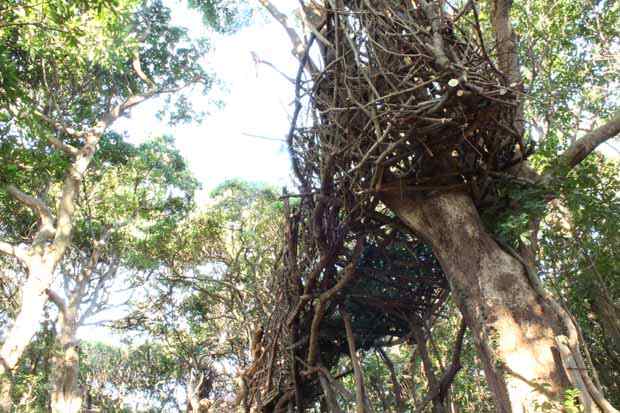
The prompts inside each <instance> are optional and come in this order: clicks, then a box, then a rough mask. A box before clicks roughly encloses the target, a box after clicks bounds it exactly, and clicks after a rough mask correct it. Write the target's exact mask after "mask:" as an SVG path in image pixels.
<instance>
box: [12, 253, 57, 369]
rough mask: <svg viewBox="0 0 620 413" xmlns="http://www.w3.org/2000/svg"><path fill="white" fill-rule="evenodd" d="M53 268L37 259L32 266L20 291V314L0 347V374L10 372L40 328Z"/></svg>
mask: <svg viewBox="0 0 620 413" xmlns="http://www.w3.org/2000/svg"><path fill="white" fill-rule="evenodd" d="M33 261H34V260H33ZM53 268H54V266H53V265H52V264H50V263H47V262H46V261H45V260H37V261H36V262H31V263H30V265H29V268H28V279H27V281H26V283H25V284H24V286H23V288H22V292H21V308H20V310H19V314H18V315H17V317H16V318H15V322H14V323H13V326H12V327H11V328H10V330H9V332H8V334H7V338H6V341H5V342H4V344H3V345H2V349H0V357H1V360H2V363H0V375H3V374H5V373H7V374H11V371H12V370H13V369H15V367H16V366H17V363H18V362H19V359H20V358H21V356H22V354H23V353H24V351H25V350H26V347H28V344H30V341H31V340H32V338H33V337H34V335H35V334H36V332H37V329H38V328H39V325H40V323H41V320H42V319H43V314H44V309H45V303H46V302H47V294H46V292H45V291H46V289H47V288H49V286H50V285H51V283H52V280H53Z"/></svg>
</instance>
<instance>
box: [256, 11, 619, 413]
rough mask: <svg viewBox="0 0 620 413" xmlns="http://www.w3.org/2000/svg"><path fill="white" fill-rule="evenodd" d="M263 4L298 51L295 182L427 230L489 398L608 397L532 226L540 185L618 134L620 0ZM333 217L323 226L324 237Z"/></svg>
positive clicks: (554, 181) (552, 186)
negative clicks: (545, 279) (287, 11)
mask: <svg viewBox="0 0 620 413" xmlns="http://www.w3.org/2000/svg"><path fill="white" fill-rule="evenodd" d="M260 3H261V4H263V5H264V6H265V7H266V8H267V9H268V11H269V12H270V13H271V14H272V15H273V17H274V18H275V19H276V20H278V21H279V22H280V23H281V24H282V25H283V26H284V27H285V29H286V31H287V33H288V34H289V36H290V38H291V40H292V42H293V44H294V49H293V53H294V54H295V56H296V57H297V58H298V59H299V60H300V68H299V71H298V73H297V82H296V104H295V111H294V116H293V125H292V127H291V130H290V133H289V135H288V142H289V149H290V152H291V156H292V161H293V169H294V171H295V174H296V176H297V178H298V180H299V184H300V192H301V196H302V197H305V199H307V200H308V201H307V202H309V203H310V205H314V203H315V204H316V209H315V211H319V212H321V211H328V210H329V208H339V209H338V210H339V211H340V215H337V216H342V222H343V223H346V222H348V221H350V220H352V221H354V222H356V223H361V225H363V224H364V222H369V220H372V219H373V217H375V216H376V214H377V213H379V214H385V216H384V220H383V222H384V223H385V222H387V223H391V218H392V217H393V216H394V215H395V216H396V217H397V218H398V221H399V223H400V224H402V225H405V226H407V227H408V228H409V229H410V230H411V231H412V232H413V233H415V234H416V235H417V236H418V237H420V238H421V239H423V240H425V241H426V242H428V243H430V244H431V245H432V247H433V251H434V253H435V254H436V255H437V257H438V259H439V262H440V264H441V266H442V269H443V271H444V272H445V274H446V277H447V279H448V281H449V282H450V286H451V290H452V293H453V294H454V298H455V301H456V302H457V304H458V306H459V308H460V310H461V312H462V314H463V317H464V318H465V320H466V323H467V325H468V327H469V328H471V330H472V332H473V336H474V340H475V343H476V347H477V350H478V353H479V356H480V358H481V359H482V361H483V365H484V370H485V373H486V378H487V382H488V384H489V387H490V389H491V391H492V392H493V394H494V398H495V403H496V408H497V411H501V412H524V411H527V412H529V411H537V410H541V409H542V410H547V411H557V410H560V409H562V403H563V401H562V400H563V399H566V400H565V401H566V403H568V404H570V403H572V401H571V400H569V399H571V398H572V395H573V394H574V392H573V391H572V389H573V388H576V389H577V394H578V396H579V398H580V402H581V404H582V405H583V406H584V407H585V408H586V409H594V410H600V411H605V412H610V411H616V410H615V409H614V408H613V407H612V406H611V405H610V404H609V402H608V401H607V400H606V399H605V397H604V395H603V393H602V389H601V388H600V386H598V385H597V383H596V380H593V379H592V377H591V376H590V375H589V374H588V366H587V364H586V362H585V361H584V359H583V356H582V349H583V344H584V343H583V340H580V338H579V332H578V326H577V324H576V323H575V321H574V319H572V317H571V315H570V314H569V313H568V312H567V311H566V309H565V308H563V307H562V306H561V305H560V304H559V303H558V299H557V297H554V296H552V295H551V294H550V293H548V292H547V291H546V290H545V289H544V288H543V286H542V285H541V283H540V280H539V279H538V276H537V274H536V273H537V271H538V270H539V268H542V267H544V263H545V262H544V257H543V258H542V260H541V261H539V256H538V255H537V251H536V250H535V248H534V247H535V246H536V243H535V242H534V241H535V240H536V238H537V237H538V236H539V235H538V229H539V224H540V219H541V216H543V215H544V213H545V211H546V209H547V204H548V202H550V201H552V200H554V199H557V198H558V196H559V192H560V188H561V187H562V185H564V184H566V183H568V182H569V180H570V175H571V174H572V173H575V172H574V171H575V170H578V169H579V168H580V164H581V163H582V162H584V160H585V159H586V158H587V157H588V155H590V154H591V153H592V152H593V151H594V150H595V149H596V148H597V147H599V146H600V145H602V144H603V143H605V142H607V141H608V140H610V139H612V138H613V137H615V136H616V135H618V133H620V113H619V112H617V102H618V94H617V90H618V89H617V84H618V80H619V73H618V71H617V56H616V52H617V50H618V45H619V40H618V39H619V32H618V28H619V27H620V25H619V24H618V22H619V21H620V20H619V19H620V8H619V6H618V4H617V3H608V2H580V3H577V2H570V1H563V0H558V1H554V2H552V7H550V5H549V2H546V1H545V2H540V1H536V0H532V1H526V2H521V3H519V4H514V5H513V2H512V1H508V0H494V1H491V2H487V3H484V4H478V2H475V1H469V2H458V4H451V3H449V2H442V1H437V2H435V1H414V2H412V3H411V4H404V3H398V2H390V1H383V2H367V1H324V2H318V1H308V2H302V6H303V7H302V8H303V10H302V11H301V13H302V15H303V16H304V19H302V20H303V22H304V24H305V27H306V29H307V32H308V36H307V37H306V38H305V37H304V36H301V35H299V34H297V33H296V31H295V28H294V27H293V24H292V23H291V22H290V20H289V19H288V18H287V16H285V15H284V14H282V13H280V12H279V11H278V10H277V8H276V7H275V6H274V5H273V4H272V3H271V2H270V1H268V0H260ZM519 39H521V40H522V41H521V42H520V41H519ZM313 47H314V48H315V49H316V50H314V49H312V48H313ZM308 85H311V87H308ZM304 102H306V103H307V104H308V106H309V107H310V114H311V115H310V116H308V117H307V119H306V123H305V124H303V125H297V124H296V122H297V121H299V122H301V121H302V120H301V119H302V117H301V114H302V113H303V112H302V111H301V109H302V106H303V103H304ZM535 144H538V145H539V146H540V149H541V150H540V151H539V152H538V155H535V156H531V157H530V155H532V152H533V149H534V146H535ZM528 157H530V159H529V160H528ZM614 195H615V194H614ZM612 196H613V195H612ZM334 198H337V199H338V201H335V200H334ZM321 208H322V209H321ZM327 214H328V212H324V213H323V215H325V216H326V215H327ZM482 218H485V219H484V220H483V219H482ZM322 219H324V218H323V217H321V216H317V217H315V222H318V223H321V220H322ZM325 219H327V218H325ZM356 220H357V221H356ZM358 221H359V222H358ZM343 225H344V224H343ZM338 228H340V227H338ZM334 229H335V228H334V227H333V226H332V227H330V226H329V225H327V224H324V225H323V230H322V231H323V232H321V231H320V230H319V232H318V235H317V236H319V237H320V236H323V237H324V240H323V242H324V243H326V244H328V245H326V248H327V247H330V246H331V245H329V240H330V239H331V238H330V235H331V231H332V230H334ZM315 231H317V230H316V229H315ZM498 235H504V236H508V238H507V239H504V240H502V239H501V238H499V237H498ZM511 243H512V246H511V245H509V244H511ZM331 247H332V248H336V247H334V246H331ZM515 248H518V249H519V251H518V252H517V251H516V250H515ZM360 408H361V409H363V407H361V406H358V409H360Z"/></svg>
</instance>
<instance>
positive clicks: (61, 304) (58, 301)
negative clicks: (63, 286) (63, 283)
mask: <svg viewBox="0 0 620 413" xmlns="http://www.w3.org/2000/svg"><path fill="white" fill-rule="evenodd" d="M45 292H46V293H47V296H48V297H49V299H50V301H51V302H53V303H54V304H55V305H56V307H58V311H60V313H61V315H62V316H63V317H66V315H67V303H65V300H63V298H62V297H61V296H59V295H58V294H57V293H56V292H55V291H53V290H52V289H50V288H48V289H46V290H45Z"/></svg>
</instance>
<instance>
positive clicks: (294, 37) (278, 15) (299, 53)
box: [258, 0, 318, 73]
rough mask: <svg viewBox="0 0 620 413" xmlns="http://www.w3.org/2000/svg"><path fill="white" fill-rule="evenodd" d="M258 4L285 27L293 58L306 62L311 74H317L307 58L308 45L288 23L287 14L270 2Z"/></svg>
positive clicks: (262, 1)
mask: <svg viewBox="0 0 620 413" xmlns="http://www.w3.org/2000/svg"><path fill="white" fill-rule="evenodd" d="M258 2H259V3H260V4H262V5H263V7H265V8H266V9H267V11H268V12H269V13H270V14H271V16H273V18H274V19H275V20H276V21H277V22H278V23H280V25H281V26H282V27H284V30H286V34H288V37H289V39H290V40H291V43H293V49H292V50H291V53H292V54H293V56H295V57H296V58H297V60H299V61H300V62H301V61H302V60H305V61H306V64H307V65H308V67H309V68H310V73H315V72H316V70H317V69H316V65H315V64H314V63H313V62H312V61H311V60H310V59H309V58H308V57H305V55H306V53H307V52H306V48H307V47H306V44H305V43H304V41H303V40H302V39H301V37H300V36H299V34H297V31H295V29H294V28H293V27H292V26H291V25H290V24H289V23H288V18H287V17H286V14H284V13H282V12H281V11H280V10H278V8H277V7H276V6H274V5H273V3H272V2H271V1H270V0H258ZM302 13H304V11H303V10H302ZM316 29H318V28H315V30H316ZM304 66H305V65H304Z"/></svg>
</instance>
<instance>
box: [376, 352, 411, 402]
mask: <svg viewBox="0 0 620 413" xmlns="http://www.w3.org/2000/svg"><path fill="white" fill-rule="evenodd" d="M377 352H378V353H379V355H380V356H381V359H382V360H383V363H385V365H386V367H387V368H388V371H389V372H390V378H391V380H392V387H393V389H394V397H395V398H396V408H397V411H398V412H399V413H402V412H404V411H405V403H404V400H403V392H402V386H401V385H400V383H399V382H398V377H397V376H396V371H395V370H394V363H393V362H392V360H391V359H390V357H388V355H387V353H386V352H385V350H383V348H382V347H377Z"/></svg>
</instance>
